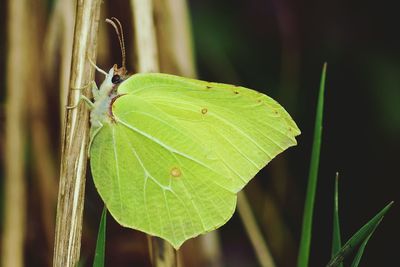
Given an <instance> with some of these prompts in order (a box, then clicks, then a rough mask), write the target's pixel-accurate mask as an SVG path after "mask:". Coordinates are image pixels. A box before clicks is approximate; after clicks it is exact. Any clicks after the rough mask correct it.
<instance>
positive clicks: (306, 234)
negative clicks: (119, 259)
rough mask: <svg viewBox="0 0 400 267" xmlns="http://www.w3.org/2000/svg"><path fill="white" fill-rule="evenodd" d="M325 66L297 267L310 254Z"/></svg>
mask: <svg viewBox="0 0 400 267" xmlns="http://www.w3.org/2000/svg"><path fill="white" fill-rule="evenodd" d="M326 66H327V64H326V63H325V64H324V66H323V68H322V75H321V83H320V87H319V95H318V104H317V114H316V118H315V128H314V141H313V147H312V153H311V163H310V172H309V176H308V185H307V195H306V201H305V206H304V213H303V226H302V231H301V241H300V249H299V256H298V259H297V266H298V267H307V266H308V259H309V256H310V246H311V231H312V217H313V212H314V201H315V191H316V189H317V178H318V166H319V154H320V150H321V135H322V115H323V110H324V91H325V78H326Z"/></svg>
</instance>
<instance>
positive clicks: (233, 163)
mask: <svg viewBox="0 0 400 267" xmlns="http://www.w3.org/2000/svg"><path fill="white" fill-rule="evenodd" d="M119 92H120V93H127V94H131V95H135V96H137V97H139V98H141V99H142V100H143V101H146V102H147V103H149V104H152V105H153V106H154V107H155V108H158V109H160V110H162V111H163V112H164V113H165V114H166V115H168V116H170V117H173V118H175V119H176V120H177V121H178V122H179V124H180V125H181V126H182V127H184V128H186V129H188V130H189V131H190V132H191V133H192V134H193V135H194V136H196V139H197V140H198V142H200V143H202V144H203V146H204V147H206V148H208V149H209V150H212V151H213V152H214V155H215V156H217V157H218V159H219V160H220V161H222V162H223V163H224V165H225V166H226V167H227V168H228V169H229V170H230V171H231V175H232V176H233V177H234V182H233V188H232V189H233V191H235V192H237V191H239V190H241V189H242V188H243V186H245V185H246V184H247V182H248V181H249V180H250V179H251V178H253V177H254V175H255V174H256V173H257V172H258V171H259V170H260V169H262V168H263V167H264V166H265V165H266V164H267V163H268V162H269V161H271V159H273V158H274V157H275V156H276V155H278V154H279V153H281V152H282V151H284V150H285V149H287V148H288V147H290V146H293V145H296V139H295V136H297V135H299V134H300V130H299V129H298V127H297V126H296V124H295V123H294V121H293V120H292V118H291V117H290V116H289V114H288V113H287V112H286V111H285V109H284V108H283V107H282V106H281V105H279V104H278V103H277V102H276V101H275V100H273V99H272V98H270V97H268V96H266V95H264V94H261V93H259V92H257V91H254V90H251V89H247V88H244V87H238V86H233V85H227V84H219V83H209V82H204V81H199V80H193V79H188V78H182V77H178V76H173V75H167V74H137V75H134V76H133V77H132V78H130V79H128V80H127V81H126V82H124V83H123V84H122V85H121V87H120V88H119Z"/></svg>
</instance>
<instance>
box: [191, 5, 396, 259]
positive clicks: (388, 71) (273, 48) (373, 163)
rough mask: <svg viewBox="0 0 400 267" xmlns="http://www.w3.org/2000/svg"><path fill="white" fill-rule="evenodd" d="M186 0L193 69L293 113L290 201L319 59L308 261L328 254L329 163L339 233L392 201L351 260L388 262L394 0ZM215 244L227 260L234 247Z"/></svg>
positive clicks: (300, 178) (299, 186)
mask: <svg viewBox="0 0 400 267" xmlns="http://www.w3.org/2000/svg"><path fill="white" fill-rule="evenodd" d="M190 3H191V11H192V17H193V28H194V33H195V41H196V42H195V44H196V51H197V61H198V66H199V73H200V77H201V78H203V79H208V80H217V81H224V82H237V81H239V82H240V84H243V85H245V86H248V87H250V88H255V89H257V90H259V91H264V92H266V93H267V94H269V95H270V96H272V97H274V98H275V99H277V100H278V101H279V102H281V103H282V104H283V106H285V107H287V109H288V110H289V112H290V114H292V116H293V117H294V118H295V120H296V122H298V125H299V127H300V129H301V130H302V135H301V136H300V138H299V145H298V146H297V147H294V148H291V149H290V151H288V152H285V153H284V155H282V157H285V159H286V160H287V161H288V163H287V168H288V172H289V173H290V177H291V180H290V183H292V184H291V186H292V187H293V188H294V190H292V191H294V192H297V194H299V195H297V196H295V197H292V196H287V198H288V201H289V202H290V201H296V202H297V201H298V203H296V204H297V207H298V208H302V205H303V201H304V195H305V189H306V183H307V175H308V168H309V158H310V153H311V141H312V135H313V120H314V114H315V106H316V98H317V90H318V86H319V79H320V72H321V68H322V64H323V62H327V63H328V74H327V84H326V97H325V101H326V102H325V114H324V116H325V117H324V132H323V142H322V151H321V161H320V175H319V182H318V189H317V197H316V201H317V204H316V209H315V216H314V231H313V239H312V252H311V253H312V255H311V258H310V259H311V261H310V266H324V265H325V264H326V263H327V261H328V259H329V257H330V242H331V229H332V207H333V206H332V205H333V200H332V197H333V185H334V175H335V172H336V171H339V172H340V185H339V190H340V196H339V205H340V215H341V226H342V233H343V235H342V236H343V237H342V238H343V240H347V239H348V238H349V237H350V236H351V235H352V234H353V233H354V232H355V231H356V230H358V228H359V227H361V226H362V225H363V224H364V223H365V222H366V221H367V220H369V218H370V217H372V216H373V215H374V214H375V213H376V212H377V211H378V210H380V209H381V208H382V207H383V206H384V205H386V204H387V203H388V202H389V201H391V200H394V201H395V205H394V207H393V209H392V210H391V211H390V212H389V213H388V215H387V216H386V217H385V219H384V221H383V223H382V225H381V226H380V227H379V228H378V230H377V231H376V233H375V234H374V236H373V238H372V239H371V240H370V243H369V244H368V246H367V249H366V252H365V255H364V258H363V260H362V263H361V266H394V265H396V262H398V260H397V257H396V256H395V255H396V253H397V245H396V241H397V240H398V238H399V237H400V236H399V234H400V231H399V229H398V225H399V216H398V213H399V207H398V206H397V203H398V202H399V200H400V196H399V191H398V188H399V184H400V182H399V178H400V177H399V174H398V171H397V167H398V161H399V157H398V154H399V152H400V142H399V134H400V53H399V51H400V38H399V36H398V25H399V16H397V14H396V13H397V12H396V8H395V6H396V4H395V2H394V1H383V2H379V3H377V2H373V1H343V0H339V1H293V0H284V1H282V0H272V1H263V0H249V1H238V0H230V1H228V0H223V1H210V0H201V1H200V0H199V1H195V0H192V1H190ZM279 160H281V158H280V159H279ZM274 164H275V162H272V163H271V165H274ZM271 167H272V166H271ZM268 169H269V168H268V167H267V170H265V171H263V172H261V173H260V175H259V176H258V177H257V178H256V179H255V181H257V182H258V183H259V184H262V185H263V186H268V179H271V178H270V171H269V170H268ZM264 176H265V177H264ZM251 186H252V185H249V187H250V188H251ZM255 205H257V204H255ZM292 205H293V203H292ZM284 213H286V214H293V216H294V217H292V218H291V219H292V220H293V221H290V222H288V224H289V226H290V230H291V231H293V235H294V237H295V240H296V242H298V240H299V236H300V227H301V226H300V225H301V211H298V210H296V211H287V210H285V211H284ZM287 216H289V215H287ZM231 227H232V226H231V223H228V225H227V226H226V227H225V228H223V230H222V236H223V237H224V236H225V235H224V234H225V231H226V232H227V233H226V234H228V231H229V230H231V231H232V233H234V231H235V230H234V229H230V228H231ZM266 227H268V226H266ZM227 238H228V237H227ZM230 242H235V241H233V240H230ZM236 242H238V243H236V244H231V246H232V249H237V250H238V251H243V250H242V249H243V248H242V246H241V245H240V241H236ZM225 248H226V247H225ZM225 252H226V254H225V255H229V256H228V257H227V258H228V259H230V260H232V266H234V262H235V261H236V260H237V259H236V257H240V255H241V254H240V253H235V252H233V251H227V249H225ZM247 258H251V256H247ZM254 264H255V263H254ZM228 266H230V265H228ZM248 266H250V265H248Z"/></svg>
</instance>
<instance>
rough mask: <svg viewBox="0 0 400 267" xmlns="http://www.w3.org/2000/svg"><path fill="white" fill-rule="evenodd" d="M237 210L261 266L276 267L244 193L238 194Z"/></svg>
mask: <svg viewBox="0 0 400 267" xmlns="http://www.w3.org/2000/svg"><path fill="white" fill-rule="evenodd" d="M237 209H238V212H239V215H240V218H241V219H242V221H243V224H244V227H245V229H246V232H247V234H248V235H249V238H250V241H251V243H252V245H253V248H254V251H255V253H256V256H257V258H258V261H259V262H260V264H261V266H263V267H274V266H275V263H274V260H273V258H272V256H271V253H270V251H269V248H268V246H267V243H266V242H265V241H264V240H263V238H262V233H261V231H260V229H259V228H258V226H257V222H256V220H255V218H254V215H253V212H252V211H251V207H250V204H249V202H248V200H247V197H246V195H245V193H244V191H241V192H239V193H238V203H237Z"/></svg>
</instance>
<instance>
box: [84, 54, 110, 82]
mask: <svg viewBox="0 0 400 267" xmlns="http://www.w3.org/2000/svg"><path fill="white" fill-rule="evenodd" d="M88 60H89V62H90V64H91V65H92V66H93V67H94V68H95V69H96V70H97V71H98V72H100V73H102V74H104V75H105V76H106V77H107V75H108V73H107V72H105V71H104V70H102V69H100V68H99V67H97V65H96V64H95V63H94V62H93V61H92V60H91V59H90V58H89V57H88Z"/></svg>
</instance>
